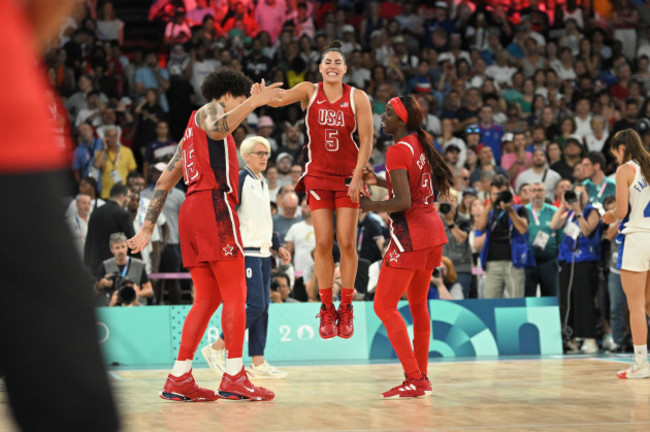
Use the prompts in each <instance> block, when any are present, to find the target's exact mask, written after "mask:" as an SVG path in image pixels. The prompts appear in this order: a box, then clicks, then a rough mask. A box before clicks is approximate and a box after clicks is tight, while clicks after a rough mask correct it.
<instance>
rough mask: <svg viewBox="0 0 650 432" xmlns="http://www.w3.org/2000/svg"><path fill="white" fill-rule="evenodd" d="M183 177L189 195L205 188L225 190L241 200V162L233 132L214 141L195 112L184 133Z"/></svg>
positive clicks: (232, 197)
mask: <svg viewBox="0 0 650 432" xmlns="http://www.w3.org/2000/svg"><path fill="white" fill-rule="evenodd" d="M183 178H184V180H185V184H186V185H187V195H191V194H192V193H194V192H198V191H204V190H217V191H219V192H225V193H227V194H228V197H229V198H230V199H232V200H234V202H235V204H237V203H238V202H239V199H238V193H237V187H238V182H239V162H238V160H237V147H236V146H235V141H234V140H233V138H232V135H228V137H227V138H224V139H222V140H218V141H216V140H213V139H210V138H209V137H208V135H207V134H206V133H205V131H204V130H202V129H201V128H200V127H199V126H198V125H197V124H196V111H194V112H192V115H191V116H190V121H189V122H188V123H187V128H186V129H185V134H184V135H183Z"/></svg>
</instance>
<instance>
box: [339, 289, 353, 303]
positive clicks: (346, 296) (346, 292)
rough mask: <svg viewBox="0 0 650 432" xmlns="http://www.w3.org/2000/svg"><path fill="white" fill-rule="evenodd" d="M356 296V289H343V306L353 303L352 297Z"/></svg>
mask: <svg viewBox="0 0 650 432" xmlns="http://www.w3.org/2000/svg"><path fill="white" fill-rule="evenodd" d="M353 295H354V288H352V289H350V288H341V304H350V303H352V296H353Z"/></svg>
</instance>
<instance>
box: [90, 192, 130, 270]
mask: <svg viewBox="0 0 650 432" xmlns="http://www.w3.org/2000/svg"><path fill="white" fill-rule="evenodd" d="M127 192H128V189H127V188H126V186H124V185H123V184H116V185H114V186H113V187H112V188H111V189H110V194H109V196H110V198H109V199H108V200H107V201H106V204H105V205H103V206H101V207H99V208H97V209H95V210H94V211H93V212H92V214H91V215H90V219H89V221H88V235H87V236H86V245H85V247H84V263H85V264H86V266H87V267H88V268H90V269H91V270H92V269H95V270H96V269H98V268H99V265H100V264H101V262H102V261H104V260H105V259H108V258H110V257H111V251H110V249H109V238H110V236H111V234H113V233H115V232H123V233H125V234H126V236H127V237H128V238H131V237H133V236H134V235H135V231H133V223H132V221H131V218H130V217H129V214H128V213H127V212H126V210H124V205H125V204H126V202H127V199H128V198H127Z"/></svg>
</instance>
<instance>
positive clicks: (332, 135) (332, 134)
mask: <svg viewBox="0 0 650 432" xmlns="http://www.w3.org/2000/svg"><path fill="white" fill-rule="evenodd" d="M338 135H339V131H338V130H336V129H325V150H327V151H331V152H335V151H338V150H339V138H338Z"/></svg>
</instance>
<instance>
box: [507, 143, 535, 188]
mask: <svg viewBox="0 0 650 432" xmlns="http://www.w3.org/2000/svg"><path fill="white" fill-rule="evenodd" d="M501 145H502V148H503V154H502V155H501V167H502V168H504V169H506V170H508V176H509V178H510V183H511V184H512V185H515V184H516V181H517V177H519V174H521V173H522V172H524V171H525V170H527V169H528V168H530V166H531V165H532V164H533V155H532V153H530V152H527V151H526V137H525V136H524V134H523V133H515V134H512V133H506V134H504V135H503V138H502V144H501Z"/></svg>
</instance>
